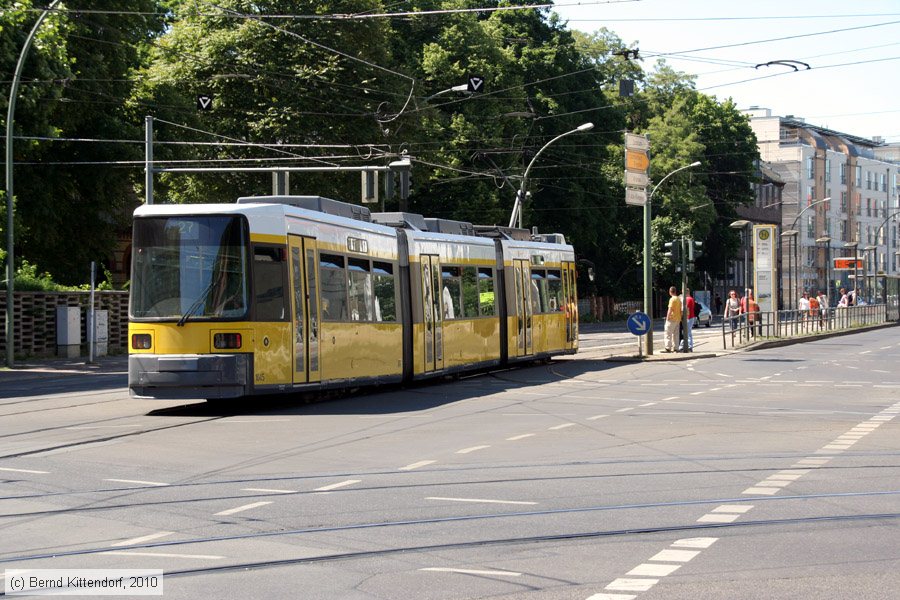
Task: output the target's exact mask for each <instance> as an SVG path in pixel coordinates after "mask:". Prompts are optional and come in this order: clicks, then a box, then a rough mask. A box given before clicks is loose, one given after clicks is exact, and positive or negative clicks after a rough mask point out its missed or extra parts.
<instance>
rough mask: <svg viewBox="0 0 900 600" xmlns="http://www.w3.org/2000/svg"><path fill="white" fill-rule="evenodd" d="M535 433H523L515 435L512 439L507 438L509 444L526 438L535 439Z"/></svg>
mask: <svg viewBox="0 0 900 600" xmlns="http://www.w3.org/2000/svg"><path fill="white" fill-rule="evenodd" d="M534 436H535V434H534V433H523V434H522V435H514V436H512V437H508V438H506V441H507V442H517V441H519V440H524V439H525V438H530V437H534Z"/></svg>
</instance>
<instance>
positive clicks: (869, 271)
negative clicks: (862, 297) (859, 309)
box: [863, 245, 878, 304]
mask: <svg viewBox="0 0 900 600" xmlns="http://www.w3.org/2000/svg"><path fill="white" fill-rule="evenodd" d="M876 250H878V246H872V245H869V246H866V247H865V248H863V252H865V254H864V255H863V256H864V257H865V261H866V262H865V263H864V264H865V269H864V272H863V280H865V282H866V298H867V299H868V302H869V304H872V299H873V297H874V295H875V294H874V292H875V270H876V264H875V251H876ZM870 252H871V253H872V260H871V261H870V260H869V253H870Z"/></svg>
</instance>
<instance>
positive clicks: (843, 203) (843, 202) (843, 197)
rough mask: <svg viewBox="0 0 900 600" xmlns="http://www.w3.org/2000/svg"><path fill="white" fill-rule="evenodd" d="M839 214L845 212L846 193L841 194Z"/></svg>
mask: <svg viewBox="0 0 900 600" xmlns="http://www.w3.org/2000/svg"><path fill="white" fill-rule="evenodd" d="M841 212H842V213H845V212H847V192H841Z"/></svg>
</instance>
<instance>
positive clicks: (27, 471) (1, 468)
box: [0, 467, 50, 475]
mask: <svg viewBox="0 0 900 600" xmlns="http://www.w3.org/2000/svg"><path fill="white" fill-rule="evenodd" d="M0 471H5V472H7V473H30V474H32V475H47V474H49V473H50V471H32V470H31V469H11V468H8V467H0Z"/></svg>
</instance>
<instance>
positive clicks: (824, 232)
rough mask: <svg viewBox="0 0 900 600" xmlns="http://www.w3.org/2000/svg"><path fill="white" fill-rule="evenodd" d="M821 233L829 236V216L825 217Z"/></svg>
mask: <svg viewBox="0 0 900 600" xmlns="http://www.w3.org/2000/svg"><path fill="white" fill-rule="evenodd" d="M822 235H823V236H828V237H831V217H825V231H823V232H822Z"/></svg>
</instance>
